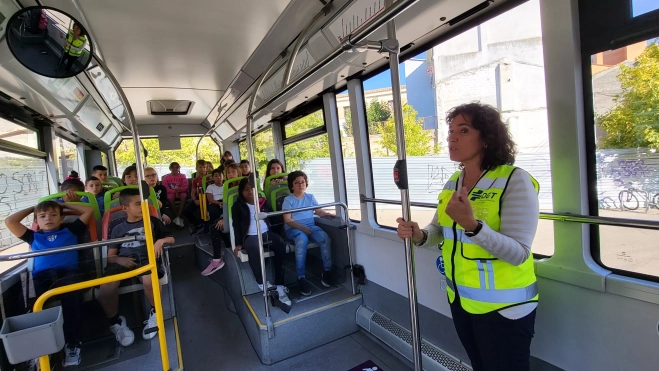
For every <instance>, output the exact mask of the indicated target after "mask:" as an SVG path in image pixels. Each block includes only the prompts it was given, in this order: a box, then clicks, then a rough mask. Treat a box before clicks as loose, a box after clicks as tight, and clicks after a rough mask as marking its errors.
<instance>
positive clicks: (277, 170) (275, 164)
mask: <svg viewBox="0 0 659 371" xmlns="http://www.w3.org/2000/svg"><path fill="white" fill-rule="evenodd" d="M285 172H286V171H285V170H284V164H283V163H282V162H281V161H279V160H277V159H276V158H273V159H272V160H270V162H268V166H267V167H266V169H265V177H266V178H267V177H269V176H272V175H275V174H283V173H285ZM286 179H288V177H285V176H284V177H281V178H275V179H270V185H275V184H279V183H281V182H282V181H284V180H286ZM263 189H264V190H265V179H263ZM266 196H268V197H270V195H266Z"/></svg>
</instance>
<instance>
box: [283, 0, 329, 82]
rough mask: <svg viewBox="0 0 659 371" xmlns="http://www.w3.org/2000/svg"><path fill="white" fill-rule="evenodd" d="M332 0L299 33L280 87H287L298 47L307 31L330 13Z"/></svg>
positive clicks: (305, 36) (304, 38)
mask: <svg viewBox="0 0 659 371" xmlns="http://www.w3.org/2000/svg"><path fill="white" fill-rule="evenodd" d="M333 1H334V0H330V1H329V2H328V3H327V4H325V6H323V9H322V10H321V11H320V12H318V14H316V16H315V17H313V19H312V20H311V22H309V24H308V25H307V27H305V28H304V30H303V31H302V32H301V33H300V36H298V38H297V41H296V42H295V46H294V47H293V52H292V53H291V57H290V58H288V62H286V69H285V70H284V79H283V80H282V86H286V85H288V82H289V81H290V79H291V72H292V71H293V64H294V63H295V58H297V54H298V53H299V52H300V47H301V46H302V42H303V41H304V40H306V38H307V33H308V32H309V30H310V29H311V28H312V27H313V26H314V25H315V24H316V22H318V21H319V20H320V19H321V18H323V17H325V16H327V15H328V14H329V12H330V9H331V8H332V2H333Z"/></svg>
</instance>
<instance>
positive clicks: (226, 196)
mask: <svg viewBox="0 0 659 371" xmlns="http://www.w3.org/2000/svg"><path fill="white" fill-rule="evenodd" d="M243 178H245V177H244V176H241V177H237V178H232V179H228V180H226V181H225V182H224V185H223V186H222V200H223V202H224V205H225V207H224V208H223V212H224V213H223V215H224V217H223V218H224V220H225V221H226V220H229V221H231V208H232V207H233V202H234V201H235V200H236V199H237V198H236V197H237V196H238V186H234V187H229V184H231V183H233V182H236V181H240V180H241V179H243ZM234 194H235V196H233V197H231V195H234ZM223 232H224V233H233V228H231V222H229V223H226V222H225V223H224V230H223Z"/></svg>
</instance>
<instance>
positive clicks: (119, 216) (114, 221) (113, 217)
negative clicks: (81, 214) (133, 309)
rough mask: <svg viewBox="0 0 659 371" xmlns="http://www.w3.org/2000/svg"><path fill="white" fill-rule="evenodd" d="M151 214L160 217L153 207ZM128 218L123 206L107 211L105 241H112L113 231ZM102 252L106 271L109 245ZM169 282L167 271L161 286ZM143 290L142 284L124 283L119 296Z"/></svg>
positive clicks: (104, 226)
mask: <svg viewBox="0 0 659 371" xmlns="http://www.w3.org/2000/svg"><path fill="white" fill-rule="evenodd" d="M149 214H150V215H151V216H154V217H156V218H157V217H158V212H157V211H156V208H155V207H154V206H153V205H149ZM126 218H127V217H126V212H125V211H123V209H122V208H121V206H116V207H113V208H112V209H110V210H108V211H106V212H105V214H104V215H103V240H108V239H110V236H111V235H112V229H113V228H114V227H115V226H117V225H119V224H120V223H123V222H124V221H125V220H126ZM101 251H102V268H103V269H105V266H106V265H107V259H108V246H107V245H106V246H103V247H102V249H101ZM127 281H128V280H127ZM168 282H169V277H168V276H167V272H166V271H165V275H164V276H163V277H162V278H160V284H161V285H166V284H167V283H168ZM142 289H143V287H142V284H141V283H128V284H123V283H122V286H120V287H119V294H124V293H129V292H133V291H138V290H142Z"/></svg>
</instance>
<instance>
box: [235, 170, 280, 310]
mask: <svg viewBox="0 0 659 371" xmlns="http://www.w3.org/2000/svg"><path fill="white" fill-rule="evenodd" d="M253 180H254V178H253V177H248V178H244V179H242V180H240V183H239V185H238V200H237V201H236V202H235V203H234V204H233V206H232V207H231V217H232V225H233V235H234V238H235V246H236V247H235V249H234V251H233V253H234V255H236V256H238V253H239V252H240V250H242V249H243V247H244V248H245V250H247V255H248V256H249V266H250V268H251V269H252V273H253V274H254V278H255V279H256V283H257V284H258V285H259V289H261V290H263V285H264V278H263V276H262V275H261V257H260V253H259V242H258V237H257V236H258V234H257V229H256V223H257V221H256V219H255V218H254V214H255V212H256V209H255V207H254V203H255V202H259V203H262V204H263V208H264V209H265V210H268V208H267V203H266V202H265V200H264V199H259V200H255V199H254V192H253V188H254V185H253V184H255V183H254V182H253ZM261 201H263V202H261ZM259 223H261V237H262V238H263V241H270V242H271V243H270V246H269V249H270V251H272V252H274V256H273V257H271V258H270V259H273V262H274V271H275V277H274V278H275V285H276V286H277V293H278V294H279V300H280V301H281V302H282V303H284V304H286V305H288V306H289V307H290V306H291V300H290V299H289V298H288V295H287V292H288V288H286V286H284V255H286V242H284V240H282V238H281V237H280V236H279V235H278V234H276V233H273V232H272V231H269V230H268V223H267V222H266V221H265V220H259ZM266 282H267V281H266ZM267 286H268V287H270V282H268V283H267Z"/></svg>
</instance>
